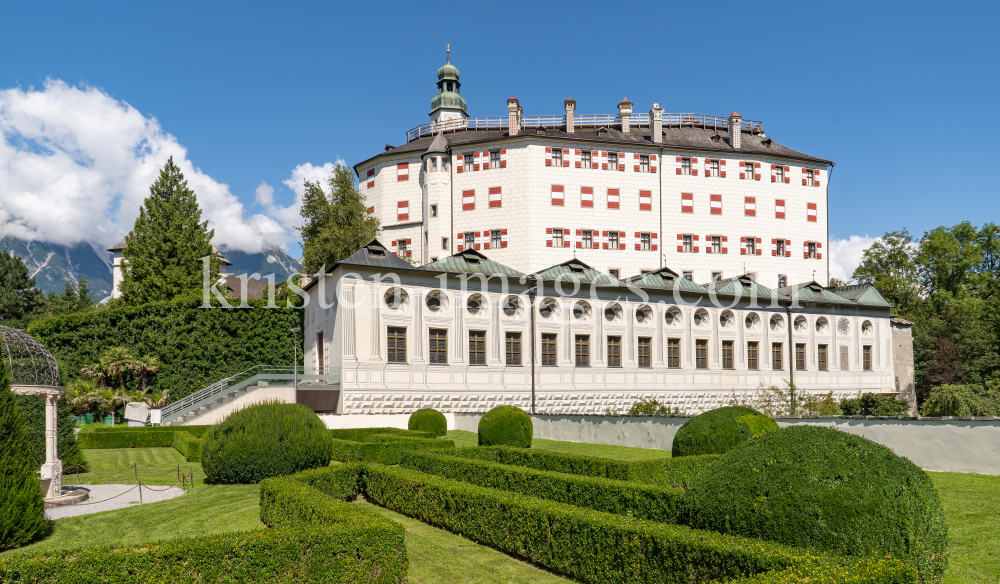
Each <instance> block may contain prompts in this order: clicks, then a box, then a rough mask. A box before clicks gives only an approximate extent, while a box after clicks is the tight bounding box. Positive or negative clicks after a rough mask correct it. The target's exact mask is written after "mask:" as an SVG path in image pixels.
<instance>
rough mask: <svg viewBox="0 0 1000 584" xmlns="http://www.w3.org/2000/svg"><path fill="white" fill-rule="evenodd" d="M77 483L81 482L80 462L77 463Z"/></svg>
mask: <svg viewBox="0 0 1000 584" xmlns="http://www.w3.org/2000/svg"><path fill="white" fill-rule="evenodd" d="M76 484H78V485H79V484H80V463H79V462H78V463H76Z"/></svg>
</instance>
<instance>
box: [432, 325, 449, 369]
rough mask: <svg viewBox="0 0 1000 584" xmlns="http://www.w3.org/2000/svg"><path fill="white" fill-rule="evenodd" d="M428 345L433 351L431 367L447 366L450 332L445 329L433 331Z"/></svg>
mask: <svg viewBox="0 0 1000 584" xmlns="http://www.w3.org/2000/svg"><path fill="white" fill-rule="evenodd" d="M427 344H428V346H429V347H430V350H431V354H430V357H431V365H447V364H448V331H447V330H445V329H431V330H430V339H429V342H428V343H427Z"/></svg>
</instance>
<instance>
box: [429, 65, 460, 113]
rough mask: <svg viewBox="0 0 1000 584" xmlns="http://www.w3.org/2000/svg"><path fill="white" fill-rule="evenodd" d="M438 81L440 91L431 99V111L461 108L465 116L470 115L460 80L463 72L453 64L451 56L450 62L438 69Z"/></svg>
mask: <svg viewBox="0 0 1000 584" xmlns="http://www.w3.org/2000/svg"><path fill="white" fill-rule="evenodd" d="M437 76H438V81H437V87H438V93H437V95H436V96H435V97H434V99H432V100H431V113H430V115H432V116H433V115H434V112H436V111H438V110H442V109H444V110H459V111H461V112H462V114H464V115H465V117H468V116H469V111H468V108H467V106H466V105H465V100H464V99H462V95H461V93H462V84H461V83H459V82H458V79H459V77H461V74H460V73H459V72H458V67H455V66H454V65H452V64H451V58H450V57H449V59H448V62H447V63H445V64H444V66H443V67H441V68H440V69H438V71H437Z"/></svg>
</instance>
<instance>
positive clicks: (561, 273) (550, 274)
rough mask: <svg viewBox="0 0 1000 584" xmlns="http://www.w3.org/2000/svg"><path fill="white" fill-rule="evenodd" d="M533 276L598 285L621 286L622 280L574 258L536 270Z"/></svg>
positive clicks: (548, 279) (547, 279) (555, 280)
mask: <svg viewBox="0 0 1000 584" xmlns="http://www.w3.org/2000/svg"><path fill="white" fill-rule="evenodd" d="M532 276H535V277H538V278H541V279H542V280H546V281H553V282H574V281H575V282H579V283H581V284H593V283H596V284H597V285H598V286H616V287H617V286H621V285H622V283H621V280H619V279H618V278H615V277H613V276H609V275H608V274H605V273H604V272H599V271H597V270H595V269H594V268H591V267H590V266H588V265H587V264H585V263H583V262H581V261H580V260H577V259H573V260H570V261H568V262H563V263H561V264H559V265H556V266H552V267H551V268H546V269H544V270H542V271H540V272H535V273H534V274H532Z"/></svg>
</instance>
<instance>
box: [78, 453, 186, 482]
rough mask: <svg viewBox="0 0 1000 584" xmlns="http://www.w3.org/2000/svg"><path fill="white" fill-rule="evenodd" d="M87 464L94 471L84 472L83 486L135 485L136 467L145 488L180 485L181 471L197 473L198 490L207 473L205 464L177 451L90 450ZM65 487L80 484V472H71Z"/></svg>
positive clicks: (82, 477)
mask: <svg viewBox="0 0 1000 584" xmlns="http://www.w3.org/2000/svg"><path fill="white" fill-rule="evenodd" d="M84 456H85V458H86V459H87V464H86V465H84V466H86V467H87V468H89V469H91V470H93V471H94V472H81V473H80V480H79V484H85V485H110V484H133V485H134V484H135V470H133V467H132V465H133V464H135V465H136V466H137V467H138V470H139V480H140V481H142V484H144V485H172V484H174V483H176V482H177V469H178V467H180V472H182V473H186V472H189V471H191V470H193V471H194V484H195V490H197V488H198V487H199V486H201V485H204V484H205V473H204V472H202V470H201V464H200V463H197V462H188V461H186V460H185V459H184V455H182V454H181V453H180V452H177V451H176V450H175V449H173V448H114V449H96V448H88V449H87V450H86V451H84ZM66 473H67V474H65V475H64V476H63V484H65V485H75V484H78V482H77V478H76V473H75V472H73V469H67V470H66Z"/></svg>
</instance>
